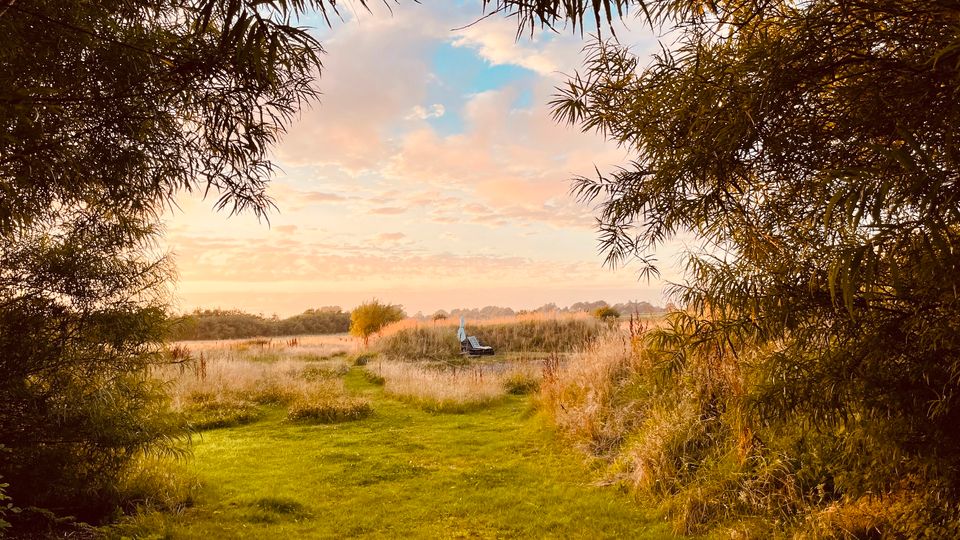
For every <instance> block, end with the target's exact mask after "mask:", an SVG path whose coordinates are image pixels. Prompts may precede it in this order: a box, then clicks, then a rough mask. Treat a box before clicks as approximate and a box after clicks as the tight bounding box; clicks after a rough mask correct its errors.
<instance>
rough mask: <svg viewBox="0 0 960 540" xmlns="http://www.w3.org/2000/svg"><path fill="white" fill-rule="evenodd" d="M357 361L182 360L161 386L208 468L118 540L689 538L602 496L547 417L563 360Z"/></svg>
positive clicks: (288, 347)
mask: <svg viewBox="0 0 960 540" xmlns="http://www.w3.org/2000/svg"><path fill="white" fill-rule="evenodd" d="M354 347H355V345H354V343H353V342H352V341H351V340H349V339H348V338H343V337H342V336H335V337H333V338H330V337H327V338H324V339H320V338H280V339H278V338H274V339H272V340H238V341H222V342H199V343H198V342H191V343H188V344H180V345H179V346H178V347H176V348H175V349H174V350H175V354H176V355H178V356H179V357H180V359H181V364H180V365H178V366H174V367H170V368H167V369H166V371H164V372H162V373H160V374H159V375H161V376H166V377H168V378H170V379H172V381H173V382H172V389H173V394H174V405H175V406H176V407H179V408H181V410H183V411H184V412H187V413H188V414H189V415H190V416H191V418H192V419H193V421H194V424H195V425H196V426H199V427H200V428H201V429H202V431H201V432H200V433H199V434H198V435H195V436H194V438H193V443H192V448H191V450H192V457H191V458H189V459H188V460H186V461H184V462H181V463H179V464H176V465H168V466H167V467H168V468H167V469H164V472H165V474H164V475H163V476H164V479H165V480H164V481H167V482H169V483H172V484H175V485H176V486H177V489H169V486H168V489H167V490H166V492H168V493H169V492H171V491H172V492H179V493H180V496H179V498H174V499H169V498H168V499H166V500H162V497H159V496H155V497H152V498H151V495H150V489H149V488H144V487H142V486H140V484H143V483H146V484H149V483H150V480H149V479H150V477H149V475H146V477H147V479H146V480H144V481H143V482H141V483H140V484H138V483H137V482H136V481H131V486H133V488H131V489H132V490H133V491H135V488H137V487H138V486H140V487H139V489H141V491H143V494H142V495H141V496H140V499H139V500H140V503H141V504H140V507H139V512H137V513H134V515H132V516H130V517H127V518H124V519H123V520H122V521H121V522H120V524H119V525H116V526H114V527H112V528H109V529H107V535H108V536H109V537H114V538H121V537H137V538H279V537H291V538H342V537H371V538H395V537H413V538H529V537H558V538H672V537H673V536H672V535H671V532H670V528H669V525H668V524H667V523H665V522H664V521H663V520H661V519H659V517H658V515H657V514H655V513H652V512H650V511H648V510H644V509H643V508H642V507H641V506H638V505H637V504H636V503H635V502H634V501H633V500H632V498H631V497H630V496H629V495H627V494H625V493H623V492H621V491H619V490H618V489H616V488H615V487H612V486H601V485H599V484H601V483H602V482H600V480H601V477H600V476H599V473H598V472H597V471H594V470H592V469H591V468H590V467H589V466H588V465H587V464H586V462H585V461H584V457H583V454H581V453H579V452H576V451H574V450H571V449H569V447H567V446H566V445H564V444H562V443H561V441H559V439H558V438H557V436H556V434H555V433H554V431H553V430H552V428H551V427H550V423H549V422H547V421H545V419H544V417H542V416H541V415H539V414H538V413H537V412H536V408H535V407H534V404H533V400H534V398H533V397H532V395H531V394H530V392H532V391H534V390H535V389H536V387H537V386H538V385H539V379H540V377H541V376H542V372H543V367H544V366H547V367H548V368H549V367H550V365H551V363H550V362H551V361H550V360H549V359H548V360H546V361H544V360H541V359H539V358H533V359H531V358H527V359H524V358H523V357H522V355H517V354H512V355H506V356H505V357H501V359H504V358H505V359H508V360H509V361H507V362H493V363H491V362H485V363H484V364H482V365H459V366H447V367H442V366H438V365H437V363H436V362H429V363H419V362H418V363H414V362H391V361H389V360H384V359H383V356H372V355H363V354H357V352H356V351H355V349H354ZM201 354H202V360H201ZM357 364H360V365H357ZM364 364H365V365H364ZM304 409H307V410H309V411H312V414H301V413H302V411H303V410H304ZM171 471H176V473H175V474H173V473H171ZM154 480H155V479H154ZM134 498H136V497H134Z"/></svg>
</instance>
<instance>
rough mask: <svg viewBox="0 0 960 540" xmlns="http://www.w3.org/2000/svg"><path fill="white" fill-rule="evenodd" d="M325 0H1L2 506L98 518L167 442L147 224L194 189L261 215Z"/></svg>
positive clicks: (309, 71) (157, 261)
mask: <svg viewBox="0 0 960 540" xmlns="http://www.w3.org/2000/svg"><path fill="white" fill-rule="evenodd" d="M360 3H361V4H363V5H366V4H365V1H364V0H361V2H360ZM333 6H334V3H333V2H325V1H323V0H295V1H289V0H266V1H263V0H151V1H145V0H104V1H98V2H88V1H86V0H14V1H10V0H8V1H4V2H0V194H2V195H0V350H3V356H2V358H0V401H2V402H3V403H4V407H3V408H2V410H0V446H4V447H7V448H9V449H10V450H9V452H6V451H5V452H4V453H2V454H0V474H2V475H3V478H4V482H9V487H8V488H7V489H6V493H7V494H8V495H10V496H12V497H13V502H14V504H16V505H18V506H21V507H22V506H29V505H38V506H47V507H49V508H52V509H54V510H55V511H57V512H58V513H73V514H75V515H77V514H79V515H81V516H92V515H94V514H96V513H98V509H104V508H103V506H104V503H105V501H106V500H107V499H108V498H109V497H108V495H109V493H108V492H109V491H110V484H111V482H112V480H113V479H114V478H115V477H116V475H117V474H119V471H120V470H121V468H122V467H123V466H124V465H125V463H126V462H127V460H128V459H129V458H130V456H132V455H133V454H135V453H136V452H139V451H143V450H147V449H150V448H155V447H156V446H157V443H162V444H161V446H167V447H170V444H168V443H170V442H171V441H172V439H173V438H174V437H175V434H178V433H181V432H180V431H178V429H177V427H176V425H175V424H176V423H175V422H173V421H172V420H170V419H169V418H168V417H167V416H165V414H164V412H163V411H164V399H163V397H162V394H160V393H158V389H157V388H155V387H154V385H153V384H152V383H151V382H150V379H149V378H148V377H147V369H148V367H149V365H150V364H151V363H153V362H156V361H157V360H158V359H159V358H160V350H161V345H162V341H163V327H164V316H163V310H164V307H165V306H164V302H163V297H162V295H161V294H159V291H161V290H162V288H163V287H162V285H163V283H164V282H165V280H166V279H167V278H168V276H169V275H170V271H169V264H168V263H167V262H166V260H165V259H164V258H162V257H158V256H156V255H154V254H153V251H154V241H155V238H156V234H157V230H156V227H154V226H153V225H152V224H153V223H155V220H156V217H157V215H158V213H159V212H160V211H162V210H163V208H164V207H165V206H173V205H174V204H175V202H174V201H175V197H176V195H177V194H178V193H179V192H182V191H194V190H199V191H202V192H203V193H204V194H205V195H206V194H208V193H209V194H215V195H216V196H217V200H216V203H215V206H216V207H217V208H218V209H224V208H225V209H228V210H229V211H231V212H239V211H244V210H249V211H252V212H254V213H255V214H257V215H258V216H264V215H265V212H266V211H267V210H268V209H269V208H270V206H271V202H270V200H269V198H268V197H267V196H266V194H265V188H266V185H267V182H268V180H269V178H270V174H271V172H272V164H271V162H270V161H269V158H268V151H269V149H270V146H271V145H272V144H273V143H275V142H276V141H277V139H278V138H279V137H280V136H281V135H282V134H283V132H284V130H285V128H286V126H287V125H288V123H289V122H290V120H291V118H292V117H293V115H294V114H296V112H297V111H298V109H299V107H300V106H301V104H302V103H303V102H304V101H305V100H310V99H313V98H314V97H315V95H316V90H315V89H314V88H313V87H312V86H311V83H312V82H313V80H314V78H315V77H316V74H317V73H318V71H319V68H320V61H319V54H320V53H321V51H322V49H321V47H320V44H319V43H318V42H317V41H316V40H315V39H314V38H312V37H311V36H310V35H309V34H308V33H307V32H306V30H305V29H302V28H298V27H296V26H294V24H295V21H296V19H297V17H298V16H299V15H301V14H302V13H303V12H304V11H305V10H306V9H308V8H315V9H319V10H320V11H321V12H323V13H324V14H325V15H326V14H327V13H328V12H330V11H331V10H333ZM171 422H173V423H171ZM9 518H10V516H9V515H7V516H6V519H9Z"/></svg>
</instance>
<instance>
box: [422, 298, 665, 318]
mask: <svg viewBox="0 0 960 540" xmlns="http://www.w3.org/2000/svg"><path fill="white" fill-rule="evenodd" d="M602 307H612V308H613V309H615V310H616V311H617V312H618V313H620V315H623V316H628V315H630V314H631V313H637V314H641V315H650V314H655V313H665V312H666V311H667V310H666V309H665V308H662V307H659V306H655V305H653V304H651V303H649V302H626V303H620V304H614V305H613V306H611V305H610V304H608V303H606V302H604V301H603V300H598V301H596V302H577V303H575V304H572V305H570V306H568V307H563V308H562V307H559V306H557V305H556V304H554V303H550V304H544V305H542V306H540V307H538V308H537V309H534V310H524V309H521V310H519V311H514V310H513V309H511V308H508V307H507V308H505V307H498V306H487V307H484V308H473V309H453V310H450V311H445V310H442V309H441V310H439V311H437V312H435V313H434V314H433V315H430V316H427V315H419V316H418V317H416V318H418V319H430V318H440V317H453V318H456V317H460V316H463V318H464V319H467V320H478V319H495V318H497V317H512V316H514V315H524V314H526V313H577V312H581V311H586V312H594V311H596V310H597V309H598V308H602Z"/></svg>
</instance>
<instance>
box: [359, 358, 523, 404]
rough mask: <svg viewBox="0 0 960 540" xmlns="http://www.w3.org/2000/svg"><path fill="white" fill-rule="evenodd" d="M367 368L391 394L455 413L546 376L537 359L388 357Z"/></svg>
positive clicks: (521, 387)
mask: <svg viewBox="0 0 960 540" xmlns="http://www.w3.org/2000/svg"><path fill="white" fill-rule="evenodd" d="M366 369H367V370H368V372H369V373H370V374H371V378H372V379H374V380H377V381H380V382H382V384H384V390H385V392H386V393H387V394H388V395H390V396H392V397H395V398H397V399H400V400H403V401H406V402H409V403H413V404H415V405H417V406H419V407H421V408H423V409H426V410H429V411H435V412H454V413H462V412H467V411H471V410H475V409H478V408H482V407H485V406H488V405H491V404H493V403H496V402H498V401H500V400H502V399H503V398H505V397H506V396H507V394H508V393H524V392H529V391H530V390H532V389H535V388H536V387H538V386H539V381H540V379H541V378H542V368H541V367H540V365H539V364H537V363H498V364H477V365H473V366H457V365H445V364H437V363H411V362H390V361H388V362H382V363H377V364H376V365H368V366H367V368H366Z"/></svg>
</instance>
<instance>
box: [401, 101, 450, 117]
mask: <svg viewBox="0 0 960 540" xmlns="http://www.w3.org/2000/svg"><path fill="white" fill-rule="evenodd" d="M444 113H446V108H445V107H444V106H443V105H442V104H440V103H434V104H433V105H431V106H430V109H429V110H428V109H425V108H423V107H421V106H420V105H417V106H416V107H414V108H413V112H411V113H410V114H408V115H407V116H406V119H407V120H413V119H417V120H427V119H430V118H440V117H441V116H443V115H444Z"/></svg>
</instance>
